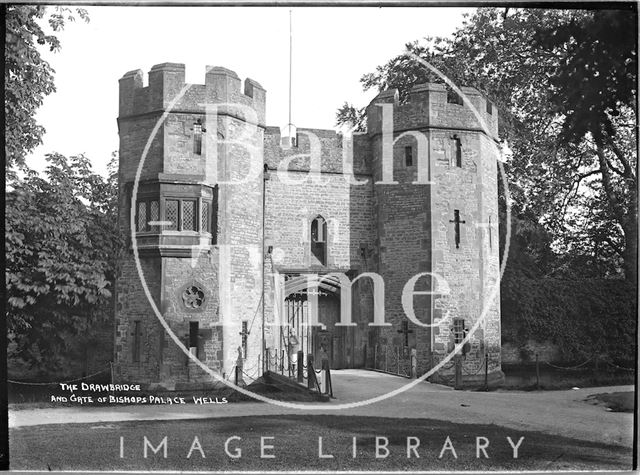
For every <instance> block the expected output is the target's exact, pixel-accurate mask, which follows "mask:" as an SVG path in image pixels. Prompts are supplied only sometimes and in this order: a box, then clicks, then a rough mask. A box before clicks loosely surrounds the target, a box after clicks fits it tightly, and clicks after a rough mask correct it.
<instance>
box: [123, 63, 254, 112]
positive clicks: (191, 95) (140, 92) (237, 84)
mask: <svg viewBox="0 0 640 475" xmlns="http://www.w3.org/2000/svg"><path fill="white" fill-rule="evenodd" d="M185 86H188V87H187V88H186V90H185ZM183 90H184V91H183ZM181 92H183V94H182V96H181V97H180V99H178V101H177V102H176V104H175V105H174V106H173V109H172V110H174V111H176V112H196V113H204V112H205V107H206V105H207V104H237V105H239V106H244V107H250V108H252V109H253V110H254V111H255V114H256V116H257V122H258V124H259V125H264V124H265V106H266V90H265V89H264V88H263V87H262V86H261V85H260V84H259V83H258V82H257V81H255V80H253V79H250V78H246V79H245V80H244V84H243V83H242V81H241V80H240V78H239V77H238V75H237V74H236V73H235V72H234V71H232V70H230V69H227V68H223V67H220V66H207V68H206V73H205V83H204V84H187V83H185V65H184V64H180V63H162V64H156V65H155V66H153V67H152V68H151V70H150V71H149V85H148V86H146V87H144V86H143V73H142V71H141V70H140V69H138V70H134V71H129V72H127V73H126V74H125V75H124V76H122V78H121V79H120V113H119V117H120V118H125V117H130V116H135V115H140V114H146V113H150V112H158V111H165V110H167V108H168V107H169V105H170V104H171V102H172V101H173V100H174V99H175V98H176V97H177V96H178V95H179V94H180V93H181ZM244 107H237V106H229V107H225V108H224V109H222V108H221V109H220V110H221V111H222V110H226V111H227V112H228V113H229V114H232V115H235V116H240V117H246V116H247V115H248V114H246V113H243V112H242V111H243V109H244ZM221 113H222V112H221Z"/></svg>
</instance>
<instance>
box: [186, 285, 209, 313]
mask: <svg viewBox="0 0 640 475" xmlns="http://www.w3.org/2000/svg"><path fill="white" fill-rule="evenodd" d="M182 301H183V302H184V305H185V307H187V308H190V309H195V308H200V307H202V304H203V303H204V290H202V289H201V288H200V287H198V286H197V285H190V286H188V287H187V288H186V289H184V291H183V292H182Z"/></svg>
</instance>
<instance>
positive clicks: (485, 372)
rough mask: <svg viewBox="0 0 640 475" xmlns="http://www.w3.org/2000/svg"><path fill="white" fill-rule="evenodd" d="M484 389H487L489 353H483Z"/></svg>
mask: <svg viewBox="0 0 640 475" xmlns="http://www.w3.org/2000/svg"><path fill="white" fill-rule="evenodd" d="M484 390H485V391H488V390H489V353H485V354H484Z"/></svg>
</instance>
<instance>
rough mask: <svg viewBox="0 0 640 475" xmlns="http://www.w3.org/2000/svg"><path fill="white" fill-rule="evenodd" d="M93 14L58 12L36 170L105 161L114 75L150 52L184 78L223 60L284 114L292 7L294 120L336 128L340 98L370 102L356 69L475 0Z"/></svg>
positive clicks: (428, 32) (281, 120)
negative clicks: (66, 158) (51, 83)
mask: <svg viewBox="0 0 640 475" xmlns="http://www.w3.org/2000/svg"><path fill="white" fill-rule="evenodd" d="M87 10H88V12H89V16H90V18H91V21H90V22H89V23H84V22H82V21H80V20H78V21H76V22H75V23H69V24H67V26H66V28H65V30H64V31H63V32H61V33H59V34H58V37H59V38H60V40H61V43H62V48H61V50H60V51H59V52H57V53H51V52H49V51H48V50H47V49H45V48H43V49H42V51H41V54H42V56H43V58H44V59H45V60H46V61H48V62H49V64H50V65H51V66H52V67H53V69H54V70H55V84H56V89H57V91H56V92H55V93H53V94H51V95H50V96H48V97H46V98H45V100H44V103H43V105H42V107H41V108H40V109H39V111H38V113H37V117H36V120H37V121H38V122H39V123H40V124H41V125H43V126H44V127H45V129H46V134H45V136H44V137H43V142H44V143H43V145H42V146H40V147H38V148H37V149H36V150H35V151H34V152H33V153H32V154H31V156H30V157H29V158H28V160H27V163H28V164H29V165H30V166H31V167H32V168H34V169H36V170H39V171H42V170H43V169H44V168H45V166H46V162H45V160H44V156H45V154H46V153H50V152H54V151H55V152H59V153H62V154H64V155H75V154H79V153H84V154H85V155H86V156H87V157H89V158H90V159H91V161H92V163H93V164H94V169H95V170H96V171H97V172H99V173H102V174H105V173H106V164H107V163H108V161H109V158H110V156H111V152H113V151H114V150H117V148H118V129H117V123H116V118H117V115H118V79H119V78H121V77H122V76H123V75H124V73H125V72H127V71H130V70H134V69H141V70H142V71H143V72H144V75H145V79H144V80H145V85H146V81H147V73H148V71H149V69H151V67H152V66H153V65H154V64H159V63H165V62H174V63H184V64H185V65H186V81H187V82H188V83H193V84H204V75H205V68H206V66H207V65H211V66H224V67H226V68H229V69H232V70H234V71H236V73H238V75H239V76H240V78H241V79H244V78H245V77H250V78H252V79H254V80H256V81H258V82H259V83H260V84H261V85H262V86H263V87H265V88H266V90H267V125H274V126H284V125H285V124H286V123H287V122H288V117H287V116H288V88H289V11H290V10H291V12H292V13H291V14H292V19H293V74H292V75H293V86H292V122H293V123H294V124H295V125H296V126H297V127H313V128H327V129H333V128H335V115H336V110H337V109H338V107H340V105H342V104H343V103H344V102H345V101H348V102H352V103H354V104H356V105H357V106H363V105H366V104H368V103H369V101H370V100H371V99H373V97H374V96H375V94H376V93H375V91H368V92H366V93H365V92H363V91H362V86H361V84H360V77H361V76H362V75H363V74H365V73H368V72H373V71H374V70H375V68H376V66H378V65H381V64H384V63H385V62H387V61H388V60H389V59H391V58H392V57H394V56H396V55H398V54H400V53H401V52H402V50H403V49H404V45H405V44H406V43H407V42H411V41H414V40H418V39H421V38H424V37H425V36H449V35H451V34H452V33H453V32H454V31H455V30H456V29H457V28H458V27H460V26H461V25H462V22H463V14H464V13H473V11H474V9H472V8H445V7H442V8H435V7H420V8H408V7H395V8H392V7H350V8H337V7H306V8H302V7H300V8H289V7H260V8H258V7H132V6H113V7H103V6H94V7H88V8H87Z"/></svg>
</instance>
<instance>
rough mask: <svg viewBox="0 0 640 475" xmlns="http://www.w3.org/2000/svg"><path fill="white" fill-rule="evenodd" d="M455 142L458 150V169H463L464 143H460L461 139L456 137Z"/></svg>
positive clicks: (454, 137)
mask: <svg viewBox="0 0 640 475" xmlns="http://www.w3.org/2000/svg"><path fill="white" fill-rule="evenodd" d="M453 142H454V143H455V148H456V152H455V153H456V167H458V168H462V142H461V141H460V137H458V136H457V135H454V136H453Z"/></svg>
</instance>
